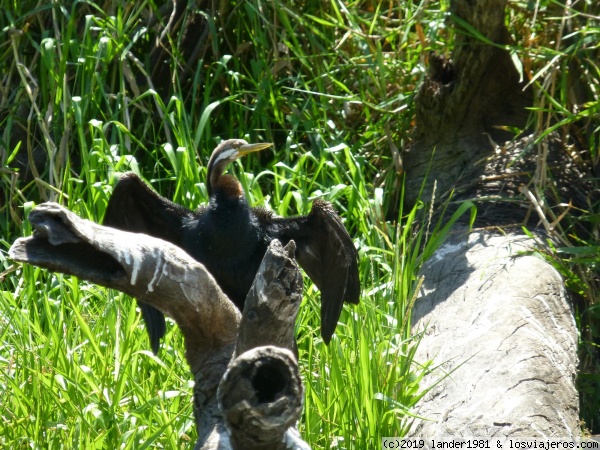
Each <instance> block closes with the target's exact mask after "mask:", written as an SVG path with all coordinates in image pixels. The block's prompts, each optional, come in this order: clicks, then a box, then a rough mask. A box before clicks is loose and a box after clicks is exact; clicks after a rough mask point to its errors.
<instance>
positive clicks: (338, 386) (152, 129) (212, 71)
mask: <svg viewBox="0 0 600 450" xmlns="http://www.w3.org/2000/svg"><path fill="white" fill-rule="evenodd" d="M4 3H6V4H5V5H4V8H2V11H0V29H1V30H2V32H1V34H0V63H1V64H0V75H1V77H0V78H1V80H2V81H1V91H0V123H1V127H0V131H1V132H2V137H1V140H0V161H1V167H2V168H1V169H0V179H1V181H0V190H1V192H2V197H1V199H0V202H1V204H0V271H4V272H2V274H0V277H2V279H1V282H2V290H1V296H2V297H1V299H0V373H1V374H2V376H1V377H0V404H1V405H2V424H1V425H0V447H2V448H21V447H22V448H25V447H33V448H39V447H44V448H146V447H164V448H182V447H186V448H187V447H189V445H190V442H193V441H194V440H195V436H196V431H195V429H194V423H193V415H192V407H191V401H190V399H191V395H190V393H191V386H190V381H189V380H190V376H189V374H188V370H187V367H186V366H185V364H183V363H182V362H183V361H184V356H183V353H182V350H183V345H182V342H181V340H180V336H179V334H178V332H177V330H176V329H175V327H170V329H169V331H168V334H167V338H166V339H165V341H164V343H163V349H162V351H161V353H160V354H159V355H158V357H155V356H154V355H152V354H151V352H149V346H148V342H147V338H146V335H145V331H144V329H143V326H142V324H141V323H140V319H139V315H138V314H137V312H136V309H135V302H133V301H132V300H131V299H129V298H127V297H126V296H124V295H122V294H120V293H118V292H114V291H110V290H106V289H103V288H100V287H98V286H95V285H90V284H88V283H86V282H83V281H81V280H78V279H75V278H73V277H68V276H62V275H58V274H49V273H46V272H45V271H43V270H40V269H37V268H35V267H30V266H16V265H12V263H11V261H9V260H8V259H7V258H6V252H7V249H8V247H9V246H10V244H11V243H12V242H13V241H14V239H15V238H17V237H18V236H22V235H27V234H29V233H30V232H31V230H30V227H29V225H28V222H27V220H26V217H27V213H28V211H29V210H30V209H31V208H32V206H33V205H35V204H37V203H39V202H42V201H48V200H52V201H57V202H60V203H62V204H64V205H65V206H67V207H68V208H70V209H72V210H73V211H75V212H76V213H77V214H79V215H81V216H82V217H85V218H89V219H91V220H94V221H100V220H101V219H102V216H103V214H104V210H105V208H106V204H107V200H108V198H109V197H110V192H111V190H112V187H113V186H114V183H115V181H116V175H118V174H119V173H122V172H125V171H129V170H132V171H134V172H136V173H138V174H139V175H141V176H142V177H143V178H145V179H146V180H147V181H148V182H150V183H151V185H152V186H153V187H154V188H155V189H156V190H157V191H159V192H160V193H162V194H163V195H165V196H167V197H169V198H172V199H173V200H174V201H176V202H178V203H181V204H183V205H186V206H188V207H190V208H193V207H196V206H197V205H199V204H201V203H202V202H204V201H206V189H205V186H204V177H205V173H206V163H207V160H208V157H209V155H210V152H211V151H212V149H213V148H214V146H215V144H216V143H217V142H218V141H219V140H220V139H224V138H230V137H243V138H246V139H247V140H249V141H270V142H274V143H275V150H274V151H273V152H271V153H269V152H263V153H264V154H260V155H258V154H257V155H252V156H250V157H248V158H247V159H245V160H243V161H241V164H237V165H236V167H235V168H234V170H235V171H236V173H237V175H238V176H239V177H240V179H241V180H242V183H243V185H244V188H245V190H246V192H247V195H248V197H249V199H250V201H251V203H252V204H260V205H264V206H266V207H268V208H271V209H273V210H274V211H276V212H277V213H278V214H280V215H292V214H296V213H306V212H308V210H309V209H310V203H311V201H312V200H313V199H316V198H325V199H327V200H330V201H332V202H333V203H334V204H335V206H336V208H337V209H338V210H339V211H340V213H341V215H342V217H343V218H344V221H345V224H346V226H347V228H348V230H349V232H350V235H351V236H353V237H354V239H355V244H356V246H357V248H358V249H359V253H360V255H361V265H360V274H361V279H362V283H363V297H362V302H361V304H360V305H359V306H358V307H356V308H351V307H346V308H345V310H344V312H343V314H342V318H341V323H340V325H339V326H338V328H337V333H336V336H335V337H334V339H333V341H332V343H331V345H330V346H329V347H326V346H325V345H324V344H323V343H322V342H321V341H320V340H319V337H318V327H319V323H318V317H319V314H318V311H319V306H318V299H319V295H318V291H317V290H316V289H315V288H314V287H313V286H312V285H311V284H310V282H309V280H308V279H306V281H307V282H306V288H305V294H306V295H305V297H306V298H305V305H304V306H303V307H302V308H301V312H300V317H299V320H298V324H297V334H298V336H299V341H298V344H299V351H300V358H301V361H300V363H301V369H302V374H303V378H304V382H305V388H306V394H305V399H306V400H305V402H306V403H305V410H304V416H303V420H302V423H301V424H300V427H301V432H302V434H303V436H304V437H305V439H306V440H307V441H308V442H309V443H310V444H311V445H313V446H314V448H359V449H362V448H376V447H377V446H379V445H380V444H379V443H380V438H381V437H382V436H400V435H402V434H404V433H405V432H406V430H407V428H408V427H409V426H410V420H411V416H410V408H411V407H412V406H413V405H414V404H415V403H416V402H417V401H418V400H419V398H420V397H421V396H422V395H423V392H422V390H420V389H419V380H420V379H421V377H422V376H423V374H424V373H426V372H427V371H428V370H431V367H430V363H429V362H427V361H413V359H412V355H413V353H414V350H415V348H416V345H418V340H419V337H418V336H411V335H410V331H409V327H410V306H411V303H412V301H414V295H415V291H416V289H417V286H418V283H419V280H418V277H417V273H418V269H419V267H420V264H421V263H422V262H423V261H424V260H425V259H426V258H427V257H428V256H429V255H430V254H431V251H432V250H433V249H434V248H435V246H436V245H437V244H439V241H440V238H441V237H443V235H444V228H442V225H446V224H447V223H449V218H448V217H446V218H445V219H444V220H443V221H441V222H439V223H429V221H428V214H427V212H428V211H429V209H428V208H424V207H423V205H422V204H418V205H417V206H415V207H414V208H412V209H410V210H406V209H405V208H404V207H403V206H402V189H401V187H402V183H401V178H400V177H399V174H400V172H401V165H400V164H399V159H398V156H399V155H398V151H399V150H398V149H401V148H403V147H404V146H405V145H406V143H407V142H408V141H409V139H410V130H411V129H412V127H413V126H414V123H413V120H414V117H413V116H414V115H413V99H414V95H415V93H416V90H417V88H418V86H419V83H420V80H421V79H422V77H424V76H425V66H426V60H427V54H428V52H429V51H431V50H435V51H438V52H440V53H443V54H448V53H449V52H450V50H451V48H450V47H451V42H452V31H451V27H450V20H451V18H450V15H449V14H448V4H447V2H438V1H432V2H422V3H413V2H410V1H401V2H392V3H388V2H381V3H380V2H371V1H364V2H338V1H331V2H309V1H306V2H302V1H292V2H262V1H259V0H249V1H245V2H232V3H230V4H228V5H226V3H227V2H221V3H222V4H221V5H220V6H218V7H217V6H215V5H213V4H209V2H202V1H198V2H197V3H196V4H192V3H190V4H189V5H188V6H186V7H185V9H182V10H179V12H180V13H181V14H179V13H178V14H177V15H176V14H173V13H172V11H171V10H170V9H169V4H167V5H162V4H159V3H156V2H153V1H138V2H118V1H113V0H107V1H105V2H96V3H95V2H93V1H85V2H71V1H69V2H66V1H65V2H54V3H51V2H50V3H49V2H42V1H38V2H36V1H31V0H26V1H11V0H9V1H6V0H5V2H4ZM579 3H580V5H579V9H578V10H575V9H570V8H566V7H565V6H564V5H561V4H560V3H557V2H553V1H534V2H520V1H515V2H511V3H510V5H509V9H508V10H507V25H508V28H509V30H510V32H511V33H513V37H514V39H515V45H514V48H512V50H514V54H515V56H516V57H518V58H520V61H521V62H520V65H519V67H520V70H521V71H522V73H523V76H524V77H528V78H529V79H531V80H532V83H533V84H534V85H535V87H536V89H537V93H538V96H537V100H536V102H537V103H536V105H537V106H536V108H535V110H534V111H533V114H532V117H533V118H535V119H536V120H535V121H534V122H535V123H534V125H533V128H534V129H535V131H536V132H537V133H539V134H540V135H541V134H543V133H545V132H546V130H548V129H554V130H559V131H560V132H562V134H563V136H564V139H565V144H566V146H570V147H568V148H570V149H571V150H572V151H574V150H575V151H579V152H581V154H582V157H583V158H585V159H586V160H588V161H592V162H593V161H595V160H596V158H597V149H598V140H599V136H600V131H599V130H598V119H597V116H598V114H599V113H600V111H599V109H600V108H599V105H600V103H599V95H600V94H599V92H598V89H599V86H600V83H599V80H600V69H599V68H598V66H597V61H598V58H597V57H595V56H597V55H598V44H597V43H598V41H599V39H598V36H599V35H600V21H599V19H598V13H599V11H598V7H597V6H593V5H592V2H587V3H586V2H579ZM177 5H178V7H179V8H183V7H184V6H183V2H177ZM219 8H220V9H219ZM593 8H595V9H596V11H594V10H593ZM594 14H596V16H594ZM167 30H168V31H167ZM562 37H564V39H562ZM157 42H158V43H159V44H158V45H157ZM571 67H575V69H570V72H569V70H567V69H569V68H571ZM569 73H571V74H573V73H576V74H577V76H576V80H575V81H577V82H578V83H580V84H577V83H575V82H574V81H573V80H572V79H570V78H569ZM581 83H583V88H581V89H582V90H581V89H580V91H577V92H583V93H582V94H581V95H582V96H583V97H582V98H583V100H580V98H574V97H573V95H572V94H571V93H572V92H573V88H574V86H579V87H581ZM519 131H520V130H515V132H516V133H518V132H519ZM587 150H589V153H588V152H586V151H587ZM424 200H429V199H424ZM420 212H423V214H419V213H420ZM585 213H586V214H584V215H583V216H582V217H583V218H584V219H585V220H588V221H589V222H590V223H592V224H596V223H597V216H596V215H594V213H593V211H586V212H585ZM568 239H569V240H568V245H565V248H567V247H572V246H574V245H575V244H577V245H579V247H578V248H580V250H577V251H572V252H571V253H566V252H565V253H563V254H562V255H560V254H559V255H555V256H554V258H555V261H556V264H558V265H560V267H561V270H562V271H563V273H564V274H565V275H566V276H567V278H568V280H569V282H570V285H571V287H573V288H574V289H575V290H576V291H577V292H578V294H579V295H580V296H581V297H582V298H583V299H584V301H583V303H582V304H583V305H584V308H583V309H581V310H580V312H579V316H578V318H579V319H580V322H581V324H582V325H581V326H582V330H583V333H582V347H581V348H582V356H583V360H584V363H585V364H584V366H583V367H584V374H583V375H584V377H583V378H582V384H581V386H582V390H583V391H586V390H587V391H589V395H588V396H587V397H585V401H584V404H583V410H584V413H585V414H584V415H585V417H584V418H585V420H586V422H587V424H588V426H597V424H598V422H597V421H598V418H597V417H595V416H594V412H597V410H598V405H600V389H597V385H598V380H599V377H600V376H599V375H597V360H598V358H597V355H596V352H597V349H596V344H595V343H594V342H595V339H597V336H598V335H599V333H600V332H599V330H597V329H596V326H595V325H594V324H595V323H597V319H595V318H594V317H597V316H598V312H597V311H598V309H597V308H596V307H595V306H590V304H591V303H589V302H590V301H591V300H592V299H593V296H594V292H597V291H594V289H595V286H594V284H593V280H594V276H593V273H594V270H595V268H596V264H597V260H598V256H597V244H596V243H595V242H594V241H593V239H591V238H590V239H588V238H579V237H577V236H572V235H571V236H568ZM581 249H583V250H581ZM561 257H562V258H561ZM567 257H568V258H567ZM440 376H442V375H440ZM586 411H587V412H586ZM594 421H596V422H594Z"/></svg>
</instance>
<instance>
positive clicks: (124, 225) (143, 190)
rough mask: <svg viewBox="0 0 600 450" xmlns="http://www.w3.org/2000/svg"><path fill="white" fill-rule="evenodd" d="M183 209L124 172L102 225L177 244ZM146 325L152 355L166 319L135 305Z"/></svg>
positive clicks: (155, 351) (144, 307)
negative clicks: (138, 308)
mask: <svg viewBox="0 0 600 450" xmlns="http://www.w3.org/2000/svg"><path fill="white" fill-rule="evenodd" d="M191 214H192V213H191V211H189V210H188V209H185V208H183V207H181V206H179V205H177V204H175V203H173V202H171V201H170V200H167V199H166V198H164V197H161V196H160V195H158V194H157V193H156V192H154V191H153V190H152V189H150V187H149V186H148V185H147V184H146V183H144V182H143V181H142V180H141V179H140V178H139V177H138V176H137V175H135V174H134V173H127V174H125V175H123V177H122V178H121V179H120V180H119V182H118V183H117V186H116V187H115V189H114V191H113V194H112V196H111V197H110V200H109V202H108V206H107V208H106V213H105V214H104V221H103V224H104V225H106V226H109V227H112V228H118V229H120V230H124V231H131V232H135V233H144V234H148V235H150V236H153V237H157V238H160V239H164V240H165V241H169V242H171V243H173V244H175V245H180V243H181V237H182V225H183V220H184V218H185V217H187V216H189V215H191ZM138 303H139V306H140V309H141V311H142V317H143V318H144V321H145V322H146V327H147V330H148V336H149V338H150V345H151V347H152V351H153V352H154V353H157V352H158V349H159V348H160V339H161V338H162V337H163V336H164V335H165V331H166V327H165V317H164V315H163V314H162V313H161V312H160V311H159V310H157V309H156V308H154V307H152V306H150V305H147V304H145V303H141V302H138Z"/></svg>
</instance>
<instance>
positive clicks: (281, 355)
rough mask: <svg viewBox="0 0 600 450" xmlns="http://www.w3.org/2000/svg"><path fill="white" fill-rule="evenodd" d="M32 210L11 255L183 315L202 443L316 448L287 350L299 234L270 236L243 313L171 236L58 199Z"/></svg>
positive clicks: (297, 294) (298, 290)
mask: <svg viewBox="0 0 600 450" xmlns="http://www.w3.org/2000/svg"><path fill="white" fill-rule="evenodd" d="M29 220H30V222H31V224H32V225H33V227H34V230H35V231H34V234H33V236H31V237H27V238H21V239H18V240H17V241H15V243H14V244H13V246H12V247H11V249H10V251H9V256H10V257H11V258H12V259H14V260H15V261H19V262H26V263H29V264H33V265H36V266H40V267H43V268H46V269H49V270H51V271H56V272H62V273H67V274H71V275H75V276H78V277H80V278H82V279H85V280H88V281H91V282H93V283H97V284H100V285H103V286H106V287H110V288H114V289H118V290H120V291H122V292H125V293H127V294H129V295H131V296H134V297H137V298H138V299H139V300H140V301H142V302H145V303H147V304H149V305H152V306H154V307H155V308H157V309H158V310H160V311H161V312H163V313H164V314H165V315H168V316H170V317H172V318H173V319H174V320H175V322H176V323H177V324H178V325H179V327H180V328H181V330H182V333H183V335H184V338H185V347H186V358H187V360H188V363H189V365H190V368H191V370H192V373H193V375H194V380H195V382H196V384H195V387H194V407H195V413H196V426H197V428H198V433H199V438H198V441H197V443H196V447H195V448H197V449H200V448H201V449H205V450H209V449H211V450H212V449H241V448H244V449H263V448H269V449H279V448H281V449H284V448H290V449H291V448H297V449H305V448H308V446H307V444H306V443H304V441H302V440H301V438H300V437H299V435H298V433H297V431H296V429H295V427H294V425H295V423H296V422H297V420H298V418H299V415H300V412H301V410H302V384H301V381H300V376H299V372H298V366H297V362H296V360H295V358H294V356H293V355H292V354H291V353H290V352H289V351H288V350H286V349H292V348H294V336H293V328H294V323H295V319H296V315H297V313H298V307H299V304H300V300H301V297H302V277H301V275H300V273H299V270H298V266H297V265H296V263H295V261H294V259H293V255H294V252H295V244H294V243H293V242H290V244H288V246H286V247H285V248H283V247H282V246H281V244H280V243H279V242H278V241H273V242H272V243H271V245H270V247H269V250H268V251H267V253H266V255H265V258H264V259H263V262H262V264H261V267H260V269H259V272H258V274H257V276H256V279H255V283H254V285H253V287H252V289H251V291H250V293H249V294H248V299H247V302H246V307H245V309H244V314H243V316H242V314H240V312H239V311H238V310H237V308H236V307H235V305H234V304H233V303H232V302H231V301H230V300H229V299H228V298H227V297H226V296H225V295H224V294H223V292H222V291H221V289H220V288H219V286H218V285H217V284H216V282H215V281H214V279H213V277H212V276H211V275H210V274H209V273H208V272H207V271H206V269H205V268H204V266H202V264H200V263H198V262H197V261H195V260H194V259H193V258H192V257H191V256H189V255H188V254H187V253H186V252H184V251H183V250H182V249H180V248H179V247H176V246H175V245H173V244H171V243H169V242H166V241H163V240H161V239H156V238H153V237H151V236H148V235H144V234H138V233H129V232H125V231H120V230H117V229H113V228H109V227H103V226H100V225H98V224H95V223H93V222H90V221H88V220H84V219H81V218H79V217H78V216H77V215H75V214H73V213H72V212H70V211H68V210H66V209H65V208H63V207H61V206H60V205H57V204H55V203H46V204H43V205H40V206H38V207H37V208H35V209H34V210H33V211H32V212H31V213H30V215H29ZM238 333H239V334H238ZM272 344H275V345H277V346H282V347H284V349H282V348H276V347H272V346H269V345H272ZM236 346H237V349H236ZM259 346H268V347H259ZM257 347H259V348H257ZM228 366H229V369H228ZM226 370H228V372H227V373H228V375H227V376H226V377H225V378H224V379H223V376H224V374H225V371H226ZM222 379H223V381H221V380H222ZM235 380H238V382H236V381H235ZM243 380H244V381H243ZM219 384H221V387H220V388H219V389H220V397H219V398H220V400H221V405H222V407H223V408H224V409H223V411H221V410H220V409H219V402H218V401H217V388H218V387H219ZM244 395H245V396H246V398H244ZM224 417H225V419H224ZM249 439H250V440H249ZM251 441H252V442H251ZM276 444H277V446H276Z"/></svg>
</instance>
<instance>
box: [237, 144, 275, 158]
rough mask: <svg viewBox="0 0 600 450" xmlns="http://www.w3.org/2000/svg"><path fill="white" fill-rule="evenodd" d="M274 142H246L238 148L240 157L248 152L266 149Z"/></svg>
mask: <svg viewBox="0 0 600 450" xmlns="http://www.w3.org/2000/svg"><path fill="white" fill-rule="evenodd" d="M272 145H273V144H272V143H271V142H261V143H259V144H245V145H242V146H241V147H240V148H238V149H237V151H238V157H239V156H244V155H247V154H248V153H254V152H259V151H261V150H264V149H265V148H269V147H271V146H272Z"/></svg>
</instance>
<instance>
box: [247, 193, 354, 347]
mask: <svg viewBox="0 0 600 450" xmlns="http://www.w3.org/2000/svg"><path fill="white" fill-rule="evenodd" d="M258 218H259V220H260V221H263V223H265V224H266V225H267V227H268V228H269V230H270V232H271V234H272V236H273V237H275V238H278V239H280V240H281V241H284V242H287V241H289V240H290V239H293V240H294V241H295V242H296V259H297V260H298V262H299V263H300V266H302V268H303V269H304V270H305V272H306V273H307V275H308V276H309V277H310V279H311V280H312V281H313V282H314V283H315V284H316V285H317V287H318V288H319V290H320V291H321V336H322V337H323V340H324V341H325V343H326V344H328V343H329V341H330V340H331V336H332V335H333V332H334V331H335V327H336V325H337V321H338V319H339V317H340V313H341V311H342V305H343V304H344V302H348V303H354V304H357V303H358V300H359V297H360V281H359V277H358V252H357V251H356V248H355V247H354V243H353V242H352V239H351V238H350V236H349V235H348V232H347V231H346V228H344V225H343V224H342V221H341V219H340V217H339V216H338V214H337V213H336V212H335V210H334V209H333V207H332V206H331V204H330V203H329V202H326V201H323V200H316V201H315V202H314V203H313V207H312V209H311V211H310V214H308V216H299V217H291V218H278V217H274V216H271V215H269V214H265V213H259V214H258Z"/></svg>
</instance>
